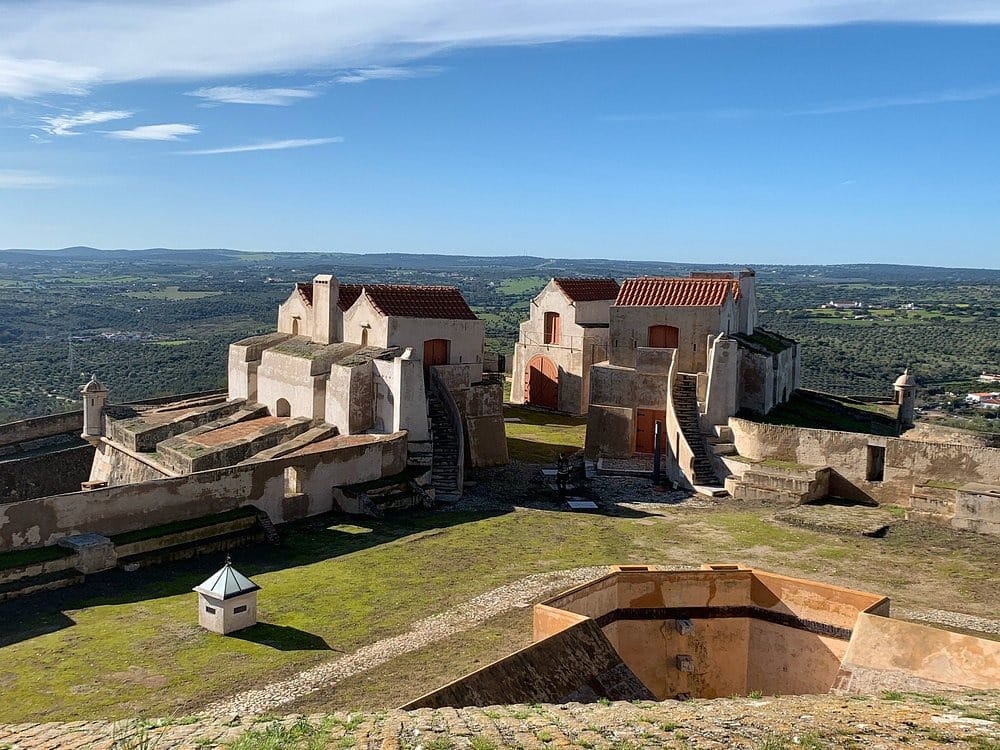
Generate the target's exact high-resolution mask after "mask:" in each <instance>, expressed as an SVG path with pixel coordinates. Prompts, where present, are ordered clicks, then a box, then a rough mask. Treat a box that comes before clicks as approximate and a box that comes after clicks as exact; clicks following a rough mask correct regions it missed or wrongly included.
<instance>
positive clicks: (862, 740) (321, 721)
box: [0, 693, 1000, 750]
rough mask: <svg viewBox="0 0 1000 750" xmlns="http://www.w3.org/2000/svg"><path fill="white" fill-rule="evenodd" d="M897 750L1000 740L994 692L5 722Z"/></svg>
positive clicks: (99, 738) (168, 745)
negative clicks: (231, 717)
mask: <svg viewBox="0 0 1000 750" xmlns="http://www.w3.org/2000/svg"><path fill="white" fill-rule="evenodd" d="M237 739H240V748H241V750H246V749H252V748H261V749H262V748H281V749H282V750H319V749H325V748H331V749H335V750H349V749H350V748H356V749H358V750H361V749H362V748H364V749H365V750H418V749H421V750H431V748H434V749H435V750H447V749H449V748H451V749H452V750H462V749H464V748H471V749H472V750H500V749H501V748H523V749H524V750H536V749H540V748H547V749H551V750H555V749H557V748H580V749H583V748H588V749H596V750H645V749H646V748H676V749H677V750H681V749H682V748H684V749H687V750H690V749H691V748H698V749H705V750H723V748H726V749H727V750H728V749H729V748H741V749H744V750H763V749H764V748H767V749H768V750H798V749H799V748H809V749H810V750H834V749H837V750H847V748H854V749H855V750H856V749H857V748H864V749H865V750H898V749H899V748H910V749H920V750H923V749H924V748H940V747H943V746H947V747H949V748H955V749H956V750H962V749H964V750H992V749H993V748H996V747H1000V700H998V695H997V694H995V693H994V694H978V695H971V696H962V695H948V696H945V697H939V698H926V697H919V696H912V695H905V696H900V697H899V698H896V699H892V700H889V699H885V698H865V697H862V696H850V697H847V696H837V695H825V696H816V695H813V696H786V697H781V698H765V699H762V700H751V699H729V698H722V699H718V700H714V701H706V700H693V701H687V702H685V703H678V702H676V701H667V702H664V703H652V702H637V703H610V704H600V703H597V704H589V705H581V704H579V703H570V704H566V705H561V706H547V705H533V706H493V707H490V708H463V709H437V710H429V709H421V710H419V711H412V712H404V711H398V710H394V711H385V712H380V713H375V714H360V713H358V714H345V713H337V714H330V715H327V716H298V715H293V716H286V717H282V718H280V719H268V720H261V719H259V718H256V719H255V718H254V717H243V718H241V719H236V720H229V721H227V720H225V719H222V718H219V717H210V716H201V717H198V718H196V719H194V720H188V719H180V720H173V721H172V722H169V723H165V724H163V725H161V726H157V725H155V724H138V723H135V722H132V723H129V722H125V723H118V724H109V723H104V722H73V723H68V724H19V725H0V748H5V749H6V750H28V749H29V748H30V749H31V750H47V749H51V750H55V749H56V748H66V749H70V748H79V749H80V750H84V749H86V750H140V749H141V750H194V749H195V748H202V749H203V750H205V749H210V748H220V747H226V746H228V745H230V744H231V743H233V742H234V741H236V740H237Z"/></svg>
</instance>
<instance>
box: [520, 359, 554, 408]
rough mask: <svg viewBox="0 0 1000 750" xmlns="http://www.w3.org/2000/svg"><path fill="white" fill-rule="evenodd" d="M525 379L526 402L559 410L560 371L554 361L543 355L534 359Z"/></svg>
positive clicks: (529, 365)
mask: <svg viewBox="0 0 1000 750" xmlns="http://www.w3.org/2000/svg"><path fill="white" fill-rule="evenodd" d="M524 377H525V380H526V381H527V382H525V384H524V385H525V401H527V402H528V403H529V404H532V405H533V406H544V407H545V408H547V409H558V408H559V370H558V369H557V368H556V366H555V365H554V364H553V363H552V360H550V359H548V358H547V357H543V356H541V355H539V356H537V357H533V358H532V359H531V361H530V362H528V371H527V372H526V373H525V374H524Z"/></svg>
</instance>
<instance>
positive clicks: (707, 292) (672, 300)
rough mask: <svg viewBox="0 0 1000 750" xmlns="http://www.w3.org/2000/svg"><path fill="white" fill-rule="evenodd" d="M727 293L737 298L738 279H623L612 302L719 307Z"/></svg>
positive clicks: (646, 277)
mask: <svg viewBox="0 0 1000 750" xmlns="http://www.w3.org/2000/svg"><path fill="white" fill-rule="evenodd" d="M727 295H729V296H730V297H731V298H732V299H734V300H735V299H739V296H740V282H739V280H738V279H733V278H663V277H655V276H642V277H640V278H636V279H625V281H624V282H622V286H621V290H619V292H618V298H617V299H616V300H615V305H617V306H619V307H623V306H628V307H720V306H721V305H722V304H723V303H724V302H725V301H726V296H727Z"/></svg>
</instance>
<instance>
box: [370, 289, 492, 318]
mask: <svg viewBox="0 0 1000 750" xmlns="http://www.w3.org/2000/svg"><path fill="white" fill-rule="evenodd" d="M364 292H365V294H367V295H368V299H370V300H371V303H372V304H373V305H374V306H375V309H376V310H378V311H379V312H380V313H382V314H383V315H391V316H395V317H399V318H447V319H451V320H478V318H476V314H475V313H474V312H472V308H470V307H469V303H467V302H466V301H465V297H463V296H462V293H461V292H460V291H458V289H457V288H456V287H453V286H408V285H403V284H365V285H364Z"/></svg>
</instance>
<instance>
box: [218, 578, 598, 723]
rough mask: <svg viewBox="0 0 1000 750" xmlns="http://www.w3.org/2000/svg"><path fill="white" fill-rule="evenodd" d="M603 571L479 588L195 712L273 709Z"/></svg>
mask: <svg viewBox="0 0 1000 750" xmlns="http://www.w3.org/2000/svg"><path fill="white" fill-rule="evenodd" d="M607 571H608V569H607V568H606V567H589V568H574V569H572V570H562V571H555V572H552V573H536V574H535V575H530V576H528V577H527V578H522V579H521V580H519V581H515V582H514V583H510V584H507V585H506V586H501V587H499V588H496V589H493V590H492V591H487V592H486V593H485V594H480V595H479V596H477V597H475V598H474V599H470V600H469V601H467V602H464V603H462V604H459V605H458V606H457V607H453V608H452V609H449V610H446V611H444V612H441V613H439V614H436V615H431V616H430V617H426V618H424V619H422V620H418V621H417V622H415V623H414V624H413V627H412V628H411V629H410V630H409V631H408V632H406V633H403V634H402V635H397V636H393V637H392V638H385V639H383V640H381V641H376V642H375V643H372V644H369V645H368V646H364V647H363V648H361V649H358V650H357V651H355V652H354V653H353V654H348V655H347V656H343V657H340V658H338V659H333V660H331V661H328V662H324V663H323V664H319V665H317V666H315V667H312V668H311V669H307V670H305V671H303V672H299V673H298V674H297V675H295V676H294V677H291V678H289V679H287V680H281V681H279V682H274V683H271V684H269V685H264V686H263V687H260V688H255V689H253V690H245V691H243V692H242V693H237V694H236V695H234V696H232V697H230V698H226V699H225V700H221V701H216V702H215V703H211V704H209V705H208V706H206V707H205V708H204V709H202V711H201V712H200V713H202V714H209V715H212V716H221V717H232V716H241V715H244V714H260V713H265V712H269V711H273V710H274V709H276V708H279V707H280V706H283V705H285V704H288V703H291V702H292V701H294V700H296V699H298V698H301V697H302V696H304V695H308V694H309V693H311V692H313V691H315V690H318V689H320V688H321V687H325V686H328V685H332V684H336V683H337V682H340V681H341V680H344V679H346V678H348V677H351V676H353V675H356V674H358V673H359V672H364V671H366V670H369V669H372V668H373V667H377V666H379V665H381V664H384V663H385V662H387V661H389V660H390V659H394V658H396V657H397V656H400V655H402V654H405V653H408V652H410V651H416V650H417V649H419V648H423V647H424V646H427V645H428V644H431V643H434V642H435V641H440V640H443V639H445V638H448V637H449V636H451V635H454V634H455V633H460V632H462V631H465V630H471V629H472V628H474V627H476V626H477V625H480V624H482V623H483V622H485V621H486V620H489V619H490V618H492V617H496V616H497V615H500V614H503V613H504V612H507V611H508V610H511V609H514V608H516V607H527V606H530V605H531V604H532V603H533V602H534V601H535V600H537V599H538V598H540V597H541V596H543V595H544V594H546V593H548V592H550V591H554V590H558V589H566V588H570V587H572V586H576V585H578V584H581V583H585V582H587V581H590V580H593V579H594V578H597V577H598V576H601V575H603V574H604V573H606V572H607Z"/></svg>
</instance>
